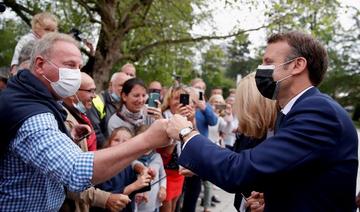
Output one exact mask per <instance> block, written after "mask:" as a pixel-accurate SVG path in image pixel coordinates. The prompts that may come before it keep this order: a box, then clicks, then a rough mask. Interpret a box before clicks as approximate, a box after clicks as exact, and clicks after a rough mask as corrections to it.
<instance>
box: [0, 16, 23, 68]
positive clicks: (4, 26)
mask: <svg viewBox="0 0 360 212" xmlns="http://www.w3.org/2000/svg"><path fill="white" fill-rule="evenodd" d="M28 31H29V27H27V26H26V24H25V23H23V22H21V23H19V22H16V21H14V20H4V19H0V38H1V41H0V49H1V52H0V67H9V66H10V63H11V59H12V56H13V53H14V49H15V46H16V43H17V40H18V39H19V38H20V37H21V36H22V35H23V34H25V33H27V32H28Z"/></svg>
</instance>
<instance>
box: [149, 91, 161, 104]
mask: <svg viewBox="0 0 360 212" xmlns="http://www.w3.org/2000/svg"><path fill="white" fill-rule="evenodd" d="M157 101H160V93H150V94H149V102H148V106H149V107H157V104H158V103H157Z"/></svg>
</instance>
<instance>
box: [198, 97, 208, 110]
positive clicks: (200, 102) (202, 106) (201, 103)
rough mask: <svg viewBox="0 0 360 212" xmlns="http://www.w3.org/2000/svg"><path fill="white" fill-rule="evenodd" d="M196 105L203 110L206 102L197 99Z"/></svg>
mask: <svg viewBox="0 0 360 212" xmlns="http://www.w3.org/2000/svg"><path fill="white" fill-rule="evenodd" d="M196 106H197V107H198V108H199V109H200V110H202V111H204V110H205V109H206V102H205V101H203V100H198V101H197V104H196Z"/></svg>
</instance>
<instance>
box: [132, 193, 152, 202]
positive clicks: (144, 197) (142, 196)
mask: <svg viewBox="0 0 360 212" xmlns="http://www.w3.org/2000/svg"><path fill="white" fill-rule="evenodd" d="M135 202H136V203H137V204H139V203H141V202H145V203H147V202H149V195H148V192H144V193H138V194H135Z"/></svg>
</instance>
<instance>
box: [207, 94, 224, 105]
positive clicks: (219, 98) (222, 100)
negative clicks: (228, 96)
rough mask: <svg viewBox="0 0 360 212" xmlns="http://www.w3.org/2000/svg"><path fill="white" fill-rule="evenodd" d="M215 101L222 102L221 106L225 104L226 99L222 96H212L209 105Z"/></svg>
mask: <svg viewBox="0 0 360 212" xmlns="http://www.w3.org/2000/svg"><path fill="white" fill-rule="evenodd" d="M214 101H218V102H220V103H221V104H225V100H224V97H223V96H221V95H220V94H215V95H212V96H211V97H210V99H209V103H210V104H212V103H213V102H214Z"/></svg>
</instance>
